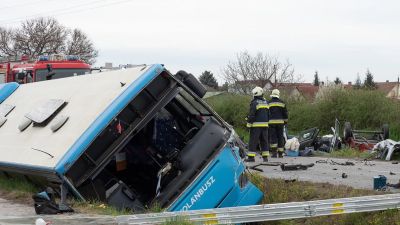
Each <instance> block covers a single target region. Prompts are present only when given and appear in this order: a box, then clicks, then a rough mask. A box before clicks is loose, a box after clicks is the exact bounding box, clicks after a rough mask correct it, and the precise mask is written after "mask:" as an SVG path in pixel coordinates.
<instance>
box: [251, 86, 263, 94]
mask: <svg viewBox="0 0 400 225" xmlns="http://www.w3.org/2000/svg"><path fill="white" fill-rule="evenodd" d="M263 92H264V90H263V89H262V88H260V87H258V86H257V87H255V88H254V89H253V90H252V91H251V93H252V94H253V96H262V95H263Z"/></svg>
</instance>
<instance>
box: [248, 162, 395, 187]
mask: <svg viewBox="0 0 400 225" xmlns="http://www.w3.org/2000/svg"><path fill="white" fill-rule="evenodd" d="M256 160H257V161H256V163H248V166H252V165H256V164H258V163H261V159H259V158H258V159H256ZM270 162H281V163H287V164H310V163H314V166H313V167H310V168H308V169H307V170H296V171H282V169H281V168H280V167H279V166H259V167H258V168H260V169H262V170H263V171H264V172H262V175H263V176H265V177H271V178H281V179H291V180H292V179H297V180H301V181H311V182H327V183H331V184H342V185H347V186H351V187H354V188H360V189H370V190H372V189H373V177H374V176H378V175H384V176H386V177H387V182H388V183H391V184H394V183H398V182H399V179H400V164H393V163H392V162H389V161H361V160H354V159H337V158H323V157H285V158H273V159H270ZM346 162H351V163H354V165H346V166H345V165H339V164H342V163H346ZM343 173H345V175H347V178H342V174H343ZM390 191H392V192H397V191H398V189H393V188H391V189H390Z"/></svg>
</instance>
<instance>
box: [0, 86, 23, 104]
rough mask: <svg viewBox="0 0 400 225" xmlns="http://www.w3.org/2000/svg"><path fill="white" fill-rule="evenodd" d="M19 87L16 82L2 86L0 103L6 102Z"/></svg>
mask: <svg viewBox="0 0 400 225" xmlns="http://www.w3.org/2000/svg"><path fill="white" fill-rule="evenodd" d="M18 87H19V84H18V83H15V82H12V83H7V84H0V103H2V102H3V101H4V100H6V99H7V98H8V96H10V95H11V94H12V93H13V92H14V91H15V90H17V88H18Z"/></svg>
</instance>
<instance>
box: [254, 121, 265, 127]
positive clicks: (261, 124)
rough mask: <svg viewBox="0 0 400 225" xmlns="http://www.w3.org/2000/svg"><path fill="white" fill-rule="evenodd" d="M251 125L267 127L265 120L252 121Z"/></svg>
mask: <svg viewBox="0 0 400 225" xmlns="http://www.w3.org/2000/svg"><path fill="white" fill-rule="evenodd" d="M251 127H268V123H267V122H254V123H252V124H251Z"/></svg>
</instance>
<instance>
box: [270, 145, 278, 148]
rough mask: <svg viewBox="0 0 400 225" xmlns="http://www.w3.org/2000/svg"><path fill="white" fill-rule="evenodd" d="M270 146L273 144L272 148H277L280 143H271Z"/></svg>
mask: <svg viewBox="0 0 400 225" xmlns="http://www.w3.org/2000/svg"><path fill="white" fill-rule="evenodd" d="M270 146H271V148H277V147H278V144H271V145H270Z"/></svg>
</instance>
